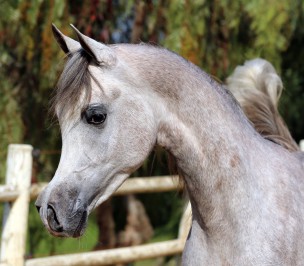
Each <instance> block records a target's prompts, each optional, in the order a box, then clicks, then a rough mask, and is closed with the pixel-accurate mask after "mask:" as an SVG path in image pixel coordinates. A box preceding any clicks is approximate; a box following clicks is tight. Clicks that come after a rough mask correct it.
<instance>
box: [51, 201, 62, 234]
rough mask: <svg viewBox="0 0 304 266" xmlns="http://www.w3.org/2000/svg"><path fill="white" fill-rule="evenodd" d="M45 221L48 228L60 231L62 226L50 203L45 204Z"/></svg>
mask: <svg viewBox="0 0 304 266" xmlns="http://www.w3.org/2000/svg"><path fill="white" fill-rule="evenodd" d="M47 221H48V224H49V226H50V228H51V229H52V230H53V231H56V232H62V231H63V226H62V225H61V224H60V222H59V220H58V217H57V215H56V212H55V209H54V207H53V206H52V205H48V206H47Z"/></svg>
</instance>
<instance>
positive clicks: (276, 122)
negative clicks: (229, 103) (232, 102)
mask: <svg viewBox="0 0 304 266" xmlns="http://www.w3.org/2000/svg"><path fill="white" fill-rule="evenodd" d="M227 86H228V88H229V90H230V91H231V92H232V93H233V95H234V96H235V98H236V99H237V100H238V101H239V103H240V104H241V106H242V109H243V111H244V112H245V114H246V116H247V117H248V119H249V120H250V121H251V123H252V124H253V126H254V127H255V129H256V130H257V131H258V132H259V133H260V134H261V135H262V136H263V137H264V138H265V139H268V140H270V141H273V142H275V143H277V144H279V145H281V146H283V147H284V148H286V149H288V150H290V151H299V147H298V145H297V144H296V142H295V141H294V140H293V138H292V136H291V134H290V132H289V130H288V128H287V126H286V124H285V122H284V120H283V119H282V117H281V116H280V114H279V111H278V102H279V99H280V96H281V94H282V90H283V83H282V80H281V78H280V77H279V76H278V74H277V73H276V71H275V69H274V67H273V66H272V65H271V64H270V63H269V62H268V61H266V60H263V59H254V60H250V61H247V62H245V64H244V65H243V66H238V67H237V68H236V69H235V70H234V72H233V74H232V75H231V76H230V77H228V79H227Z"/></svg>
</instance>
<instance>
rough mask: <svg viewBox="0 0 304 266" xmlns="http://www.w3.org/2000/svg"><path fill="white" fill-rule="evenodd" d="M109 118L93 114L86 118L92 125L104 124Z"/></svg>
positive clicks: (105, 115)
mask: <svg viewBox="0 0 304 266" xmlns="http://www.w3.org/2000/svg"><path fill="white" fill-rule="evenodd" d="M106 118H107V114H92V115H91V116H89V117H86V120H87V122H88V124H92V125H100V124H102V123H103V122H104V121H105V120H106Z"/></svg>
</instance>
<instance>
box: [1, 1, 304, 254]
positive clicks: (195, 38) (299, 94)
mask: <svg viewBox="0 0 304 266" xmlns="http://www.w3.org/2000/svg"><path fill="white" fill-rule="evenodd" d="M52 22H53V23H55V24H56V25H57V27H58V28H59V29H60V30H61V31H62V32H63V33H65V34H66V35H69V36H72V37H73V36H74V34H73V33H72V30H71V29H70V27H69V24H70V23H73V24H75V25H76V26H77V28H78V29H80V30H81V31H82V32H83V33H85V34H86V35H88V36H91V37H93V38H95V39H97V40H99V41H102V42H105V43H114V42H140V41H144V42H151V43H156V44H160V45H163V46H165V47H167V48H168V49H171V50H173V51H175V52H177V53H179V54H181V55H182V56H184V57H185V58H187V59H189V60H190V61H192V62H194V63H195V64H197V65H199V66H200V67H202V68H203V69H204V70H206V71H207V72H209V73H211V74H212V75H214V76H216V77H218V78H220V79H222V80H224V79H225V77H227V76H228V75H229V74H230V73H231V72H232V70H233V69H234V68H235V67H236V66H237V65H239V64H243V62H244V61H245V60H247V59H252V58H254V57H263V58H265V59H267V60H269V61H270V62H271V63H272V64H274V66H275V67H276V69H277V71H278V72H279V73H280V74H281V75H282V78H283V82H284V84H285V87H286V91H285V92H284V93H283V97H282V104H281V111H282V114H283V116H284V118H285V120H286V122H287V124H288V125H289V127H290V129H291V132H292V134H293V136H294V137H295V139H296V140H297V141H298V140H300V139H304V119H303V117H304V108H303V106H304V65H303V64H302V62H303V60H304V50H303V49H302V46H303V43H304V27H303V25H304V4H303V1H301V0H294V1H290V0H280V1H277V0H269V1H262V0H256V1H250V0H235V1H231V0H194V1H189V0H147V1H143V0H127V1H123V0H113V1H110V0H94V1H88V0H85V1H80V0H77V1H71V0H70V1H61V0H49V1H46V0H32V1H25V0H11V1H0V40H1V43H0V136H1V137H0V145H1V146H0V180H1V181H2V182H3V177H4V174H5V158H6V150H7V145H8V144H9V143H30V144H32V145H33V146H34V147H35V148H36V149H39V150H40V152H36V160H35V162H34V176H33V182H36V181H40V180H44V181H47V180H49V179H50V177H51V176H52V175H53V173H54V170H55V168H56V165H57V163H58V160H59V152H60V145H61V142H60V133H59V127H58V126H57V123H56V122H54V120H52V116H50V115H49V114H48V104H49V101H50V98H51V96H52V92H53V88H54V86H55V84H56V80H57V78H58V75H59V74H60V70H61V69H62V67H63V62H64V60H63V58H64V54H63V53H62V52H61V51H60V49H59V47H58V45H57V44H56V43H55V41H54V39H53V37H52V33H51V23H52ZM153 156H154V157H150V159H149V160H150V162H151V161H152V162H154V160H156V161H158V164H156V165H154V164H153V163H152V166H151V163H149V161H147V162H146V163H145V164H144V166H143V168H141V169H140V170H139V171H138V172H137V173H136V174H138V175H142V176H144V175H151V174H167V173H168V171H167V170H165V168H166V163H163V164H162V163H161V161H162V160H164V158H163V155H162V153H161V152H158V151H156V153H155V155H153ZM1 178H2V179H1ZM143 200H144V201H145V199H143ZM146 200H147V198H146ZM164 200H167V198H166V197H165V198H164ZM154 204H155V205H162V204H161V203H160V202H159V199H155V203H154ZM174 204H175V203H173V205H174ZM177 204H179V203H177ZM150 206H152V204H150ZM152 207H153V208H152ZM152 207H151V209H149V208H148V209H147V211H148V212H149V214H150V215H151V217H154V218H152V222H153V223H154V224H155V225H158V226H159V225H160V223H159V221H158V220H157V219H158V218H157V215H158V214H156V213H153V209H155V208H154V206H152ZM169 209H170V208H169ZM170 211H171V209H170ZM31 213H32V212H31ZM31 219H33V221H32V220H31V221H30V224H36V223H38V222H37V221H36V220H35V219H36V218H35V217H34V216H33V215H32V214H31ZM176 220H177V218H176V217H175V214H174V212H173V211H172V219H171V220H170V221H176ZM162 223H165V222H164V221H163V220H162ZM173 224H174V222H173ZM168 226H169V227H170V226H171V225H168ZM171 227H176V222H175V225H172V226H171ZM30 236H31V237H32V240H30V241H33V243H35V242H36V241H38V240H39V239H40V238H43V239H44V238H45V237H46V236H45V235H40V230H38V231H35V229H33V228H31V227H30ZM52 241H54V240H50V243H52ZM54 243H55V242H54ZM52 245H53V244H52ZM54 245H55V246H57V242H56V244H54ZM29 247H30V248H32V247H33V244H31V243H30V244H29ZM33 252H34V251H33V250H30V253H33Z"/></svg>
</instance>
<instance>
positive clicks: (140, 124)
mask: <svg viewBox="0 0 304 266" xmlns="http://www.w3.org/2000/svg"><path fill="white" fill-rule="evenodd" d="M74 30H75V32H76V33H77V36H78V39H79V42H77V41H74V40H72V39H70V38H69V37H67V36H64V35H63V34H62V33H61V32H60V31H59V30H58V29H56V27H54V26H53V31H54V34H55V37H56V39H57V41H58V43H59V44H60V46H61V48H62V49H63V51H64V52H65V53H66V54H67V63H66V65H65V68H64V70H63V73H62V75H61V77H60V80H59V82H58V88H57V94H56V97H55V100H54V109H55V111H56V114H57V116H58V119H59V123H60V127H61V133H62V143H63V145H62V154H61V160H60V163H59V166H58V169H57V171H56V174H55V176H54V178H53V179H52V181H51V182H50V183H49V185H48V186H47V187H46V189H45V190H44V191H43V192H42V193H41V194H40V195H39V198H38V199H37V202H36V205H37V208H38V210H39V213H40V216H41V219H42V221H43V223H44V224H45V226H46V228H47V229H48V230H49V231H50V233H51V234H53V235H55V236H71V237H79V236H80V235H82V234H83V232H84V230H85V226H86V221H87V217H88V215H89V213H90V212H91V211H92V210H93V209H94V208H95V207H96V206H97V205H99V204H100V203H102V202H103V201H105V200H106V199H107V198H109V197H110V196H111V195H112V194H113V192H114V191H115V190H116V189H117V188H118V187H119V186H120V185H121V184H122V183H123V182H124V180H125V179H126V178H127V177H128V176H129V175H130V174H131V173H132V172H133V171H134V170H136V169H137V168H138V167H139V166H140V165H141V164H142V163H143V161H144V160H145V158H146V157H147V156H148V154H149V153H150V151H151V149H152V148H153V147H154V146H155V145H160V146H162V147H164V148H165V149H166V150H167V151H168V152H169V153H170V154H172V155H173V156H174V158H175V160H176V162H177V165H178V168H179V171H180V172H181V173H182V175H183V176H184V179H185V185H186V189H187V191H188V193H189V197H190V201H191V205H192V212H193V218H192V226H191V230H190V233H189V236H188V239H187V242H186V246H185V250H184V253H183V264H184V265H304V176H303V173H304V169H303V168H304V164H303V159H301V158H303V157H302V155H301V154H300V153H299V152H290V151H289V150H287V149H285V148H283V147H282V146H280V145H278V144H276V143H274V142H273V141H269V140H267V139H265V138H263V137H262V136H261V135H260V134H259V133H257V131H256V130H255V129H254V128H253V126H252V124H251V123H250V122H249V121H248V119H247V118H246V116H245V115H244V113H243V111H242V109H241V107H240V106H239V104H238V103H237V102H236V100H235V98H234V97H233V96H232V95H231V93H230V92H229V91H228V90H227V89H225V88H224V87H222V86H221V85H219V84H218V83H217V82H216V81H214V80H213V79H211V78H210V77H209V76H208V75H207V74H206V73H204V72H202V71H201V70H200V69H199V68H198V67H196V66H194V65H193V64H191V63H190V62H188V61H186V60H185V59H183V58H182V57H180V56H178V55H176V54H174V53H172V52H170V51H167V50H165V49H162V48H157V47H153V46H149V45H130V44H119V45H111V46H106V45H104V44H101V43H98V42H96V41H94V40H93V39H91V38H89V37H87V36H85V35H83V34H81V33H80V32H79V31H78V30H77V29H76V28H74Z"/></svg>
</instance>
